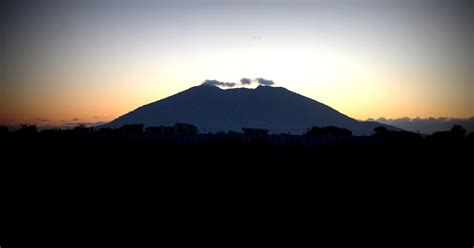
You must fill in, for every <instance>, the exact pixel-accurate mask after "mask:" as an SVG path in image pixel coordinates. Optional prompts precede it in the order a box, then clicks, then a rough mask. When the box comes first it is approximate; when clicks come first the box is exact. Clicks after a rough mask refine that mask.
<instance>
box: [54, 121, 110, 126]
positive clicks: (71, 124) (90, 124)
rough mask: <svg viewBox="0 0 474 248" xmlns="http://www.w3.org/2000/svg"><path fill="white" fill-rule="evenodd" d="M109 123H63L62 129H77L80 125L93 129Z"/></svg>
mask: <svg viewBox="0 0 474 248" xmlns="http://www.w3.org/2000/svg"><path fill="white" fill-rule="evenodd" d="M105 123H107V122H104V121H97V122H63V123H61V126H62V127H75V126H79V125H84V126H87V127H92V126H97V125H103V124H105Z"/></svg>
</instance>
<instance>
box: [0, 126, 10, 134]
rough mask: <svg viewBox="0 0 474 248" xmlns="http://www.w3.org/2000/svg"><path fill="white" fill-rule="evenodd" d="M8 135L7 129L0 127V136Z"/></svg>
mask: <svg viewBox="0 0 474 248" xmlns="http://www.w3.org/2000/svg"><path fill="white" fill-rule="evenodd" d="M7 133H8V127H6V126H0V135H6V134H7Z"/></svg>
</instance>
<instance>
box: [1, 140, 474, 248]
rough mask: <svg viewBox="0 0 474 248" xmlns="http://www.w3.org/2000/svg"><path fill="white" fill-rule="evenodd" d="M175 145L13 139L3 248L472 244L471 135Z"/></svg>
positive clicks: (5, 148) (5, 176)
mask: <svg viewBox="0 0 474 248" xmlns="http://www.w3.org/2000/svg"><path fill="white" fill-rule="evenodd" d="M176 137H178V136H174V137H173V138H170V139H171V141H173V140H174V141H177V140H178V141H180V142H174V141H173V142H170V140H169V139H164V138H156V137H155V138H149V137H146V136H145V137H144V136H142V134H140V135H138V136H137V135H136V134H120V135H112V136H110V135H99V134H97V133H78V132H76V133H74V132H68V133H61V134H57V133H56V134H54V135H53V134H46V133H36V134H33V135H31V134H13V133H10V134H7V135H4V136H2V138H1V149H2V158H3V161H2V166H1V168H2V169H1V177H2V180H1V181H2V183H1V184H2V185H1V186H2V187H1V188H2V201H1V204H2V221H1V227H2V230H1V232H0V233H1V235H2V236H1V240H0V241H1V243H0V245H1V247H2V248H4V247H35V246H47V247H51V246H55V247H71V246H77V247H78V246H81V247H84V246H96V247H110V246H117V245H120V246H129V247H151V246H155V247H157V246H167V245H166V244H170V243H171V244H172V245H171V246H177V247H182V246H189V245H192V246H229V245H238V246H264V245H265V246H266V245H274V244H277V245H279V246H291V247H294V246H303V244H304V245H311V246H320V247H350V246H355V247H433V246H441V247H455V246H457V242H458V240H459V241H461V237H457V236H463V237H462V239H463V240H464V241H465V235H464V234H466V233H467V232H466V230H467V228H466V225H467V220H468V218H467V216H468V213H469V210H468V209H469V208H468V206H469V201H470V199H471V194H469V192H470V190H468V189H469V186H468V184H467V182H468V181H469V180H470V175H471V174H470V171H471V169H472V168H471V167H472V151H473V150H474V149H472V148H473V143H472V140H470V139H467V138H463V139H457V138H452V137H451V138H449V137H448V138H447V137H443V138H439V139H427V138H413V137H409V138H407V137H405V138H400V137H391V136H384V137H365V138H361V139H359V138H347V137H346V138H335V137H332V138H327V137H325V138H321V139H320V140H319V141H317V142H316V141H315V142H313V143H311V142H310V143H311V144H307V143H308V142H307V143H304V144H300V143H291V142H290V143H288V144H273V143H269V142H267V141H266V139H267V138H262V137H257V138H255V139H252V138H248V140H246V141H242V140H239V139H225V138H224V139H220V138H216V139H215V140H212V141H210V142H195V141H196V139H199V138H196V137H194V139H193V137H192V136H189V135H185V136H182V137H181V136H179V137H180V138H176ZM216 137H217V136H216ZM243 139H247V138H243ZM183 140H191V141H186V142H181V141H183ZM192 140H194V141H192ZM316 140H318V139H317V138H316ZM321 140H326V141H324V142H323V141H321ZM335 140H336V141H335ZM471 180H472V179H471ZM461 234H462V235H461ZM464 244H465V243H464Z"/></svg>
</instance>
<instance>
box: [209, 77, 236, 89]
mask: <svg viewBox="0 0 474 248" xmlns="http://www.w3.org/2000/svg"><path fill="white" fill-rule="evenodd" d="M202 84H203V85H210V86H222V87H228V88H231V87H234V86H235V83H230V82H221V81H217V80H209V79H206V80H205V81H204V82H203V83H202Z"/></svg>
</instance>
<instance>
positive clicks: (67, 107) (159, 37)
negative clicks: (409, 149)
mask: <svg viewBox="0 0 474 248" xmlns="http://www.w3.org/2000/svg"><path fill="white" fill-rule="evenodd" d="M178 2H179V3H180V4H177V3H176V1H142V2H140V1H117V2H115V1H114V2H112V1H97V2H96V1H74V2H73V1H64V2H63V1H18V2H17V3H15V2H13V3H10V4H6V6H5V7H6V8H4V9H6V11H5V15H4V14H3V13H2V31H3V35H2V40H3V41H4V42H3V43H2V53H1V54H2V55H1V56H2V57H3V58H2V59H1V61H2V62H1V63H2V76H1V90H0V106H1V107H0V124H4V125H18V124H20V123H36V124H37V125H39V126H63V125H74V124H78V123H86V124H94V123H101V122H108V121H110V120H112V119H114V118H116V117H118V116H120V115H123V114H125V113H127V112H129V111H132V110H134V109H135V108H137V107H139V106H142V105H144V104H147V103H150V102H153V101H156V100H159V99H162V98H165V97H167V96H170V95H173V94H175V93H178V92H180V91H182V90H185V89H187V88H190V87H192V86H196V85H199V84H200V83H202V82H203V81H204V80H206V79H216V80H220V81H226V82H239V80H240V79H241V78H243V77H246V78H258V77H263V78H266V79H271V80H273V81H274V82H275V83H276V86H280V87H285V88H288V89H289V90H292V91H294V92H297V93H299V94H301V95H304V96H307V97H310V98H312V99H315V100H317V101H320V102H322V103H324V104H327V105H329V106H331V107H333V108H335V109H337V110H338V111H340V112H342V113H344V114H346V115H348V116H351V117H353V118H356V119H361V120H365V119H367V118H378V117H386V118H399V117H405V116H408V117H411V118H415V117H423V118H426V117H457V118H468V117H471V116H474V102H473V93H474V86H473V82H474V80H473V71H474V66H473V57H474V51H473V29H472V23H473V20H474V17H473V8H474V7H473V3H472V1H422V0H418V1H370V0H369V1H362V0H361V1H339V2H338V1H276V3H275V2H272V1H261V2H259V4H250V1H178ZM335 2H337V3H335ZM239 87H240V86H239Z"/></svg>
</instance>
